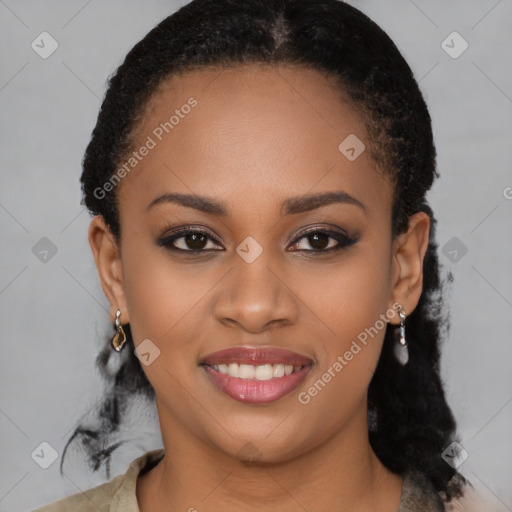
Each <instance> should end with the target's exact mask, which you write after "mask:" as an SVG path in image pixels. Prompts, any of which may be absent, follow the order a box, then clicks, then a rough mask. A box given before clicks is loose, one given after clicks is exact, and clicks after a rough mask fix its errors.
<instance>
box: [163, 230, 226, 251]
mask: <svg viewBox="0 0 512 512" xmlns="http://www.w3.org/2000/svg"><path fill="white" fill-rule="evenodd" d="M157 245H159V246H161V247H166V248H167V249H170V250H173V251H177V252H179V251H181V252H190V253H200V252H208V251H212V250H222V249H217V247H218V246H219V245H220V243H218V242H217V241H216V240H215V239H214V238H213V237H212V236H211V235H209V234H208V233H207V232H206V231H202V230H199V229H191V228H188V229H183V230H181V231H177V232H175V233H173V234H171V235H168V236H164V237H162V238H160V239H159V240H158V241H157ZM208 245H209V246H208Z"/></svg>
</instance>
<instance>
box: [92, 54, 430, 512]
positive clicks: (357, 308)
mask: <svg viewBox="0 0 512 512" xmlns="http://www.w3.org/2000/svg"><path fill="white" fill-rule="evenodd" d="M190 97H194V98H195V99H196V100H197V101H198V104H197V106H196V107H195V108H194V109H193V110H192V111H191V113H190V114H188V115H187V116H186V117H185V118H184V119H181V120H180V123H179V124H178V125H177V126H175V127H174V129H173V130H172V132H170V133H169V134H166V135H165V136H164V138H163V139H162V141H161V142H159V143H158V145H157V147H155V148H154V149H152V150H151V151H150V153H149V154H148V155H147V156H146V157H145V158H144V159H143V160H142V161H141V162H140V163H139V164H138V165H137V166H136V168H135V169H134V170H133V171H132V172H131V173H130V174H129V176H127V177H126V178H124V179H123V181H122V182H121V183H120V185H119V188H118V190H117V194H118V198H119V214H120V222H121V242H120V246H119V247H118V246H117V245H116V243H115V240H114V238H113V236H112V235H111V233H110V231H109V229H108V227H107V226H106V225H105V223H104V221H103V219H102V217H101V216H97V217H94V218H93V220H92V222H91V226H90V231H89V241H90V245H91V248H92V251H93V254H94V258H95V261H96V265H97V268H98V273H99V277H100V280H101V284H102V287H103V290H104V292H105V294H106V296H107V297H108V299H109V301H110V304H111V311H110V314H111V319H112V321H113V320H114V318H115V311H116V310H117V309H118V308H119V309H120V310H121V323H122V324H126V323H128V322H129V323H130V326H131V329H132V333H133V337H134V343H135V345H136V346H138V345H139V344H140V343H141V342H142V341H143V340H145V339H150V340H151V341H152V342H153V343H154V344H155V345H156V346H157V347H158V348H159V350H160V356H159V357H158V358H156V359H155V360H154V362H152V363H151V364H150V365H148V366H143V370H144V371H145V373H146V375H147V377H148V379H149V381H150V382H151V384H152V385H153V387H154V389H155V392H156V405H157V409H158V413H159V420H160V427H161V431H162V438H163V442H164V448H165V453H166V454H167V455H166V456H165V457H164V459H163V460H162V461H161V462H160V463H159V464H158V465H157V466H156V467H155V468H154V469H152V470H151V471H149V472H148V473H146V474H145V475H143V476H140V477H139V478H138V480H137V499H138V502H139V507H140V509H141V511H143V512H160V511H164V510H166V511H167V510H184V511H185V510H194V509H196V510H198V511H200V512H202V511H218V510H223V511H227V512H230V511H235V510H236V511H237V512H240V511H253V510H259V511H269V510H272V511H275V510H279V511H284V512H287V511H296V510H302V509H304V510H307V511H308V512H313V511H324V510H336V511H344V512H351V511H356V510H357V511H360V510H374V511H382V512H395V511H396V510H397V509H398V506H399V501H400V494H401V485H402V478H401V477H400V476H399V475H395V474H393V473H392V472H390V471H389V470H388V469H387V468H385V467H384V466H383V465H382V464H381V463H380V461H379V459H378V458H377V457H376V455H375V453H374V452H373V450H372V449H371V447H370V444H369V441H368V429H367V402H366V394H367V390H368V386H369V383H370V380H371V377H372V375H373V373H374V370H375V368H376V365H377V362H378V359H379V355H380V351H381V348H382V343H383V339H384V332H385V329H381V330H380V331H379V332H378V334H377V335H376V336H374V337H373V338H372V339H371V340H370V341H369V343H368V344H367V345H366V346H365V347H364V348H363V349H362V350H361V351H360V352H359V353H358V354H357V355H356V356H355V357H354V358H353V359H352V360H351V361H350V362H349V364H347V365H346V366H345V367H344V368H343V370H342V371H341V372H339V373H338V374H337V375H336V377H335V378H333V379H332V380H331V382H329V383H328V384H327V385H326V386H325V388H324V389H322V391H321V392H319V393H318V394H317V395H316V396H315V397H314V398H312V399H311V401H310V402H309V403H308V404H306V405H303V404H301V403H300V402H299V401H298V394H299V393H300V392H301V391H305V390H306V391H307V389H308V388H309V387H310V386H311V385H312V384H313V383H314V382H315V381H316V380H317V379H319V378H321V376H322V374H323V373H325V372H326V371H327V370H328V368H329V367H331V366H332V365H333V363H334V362H335V361H336V359H337V358H338V356H340V355H341V356H343V354H344V353H345V352H346V351H347V350H348V349H349V347H350V346H351V343H352V341H353V340H355V339H356V338H357V335H358V334H359V333H361V332H362V331H364V329H365V328H368V327H370V326H373V325H374V324H375V322H376V320H378V319H379V315H381V314H384V313H385V312H386V311H388V310H390V309H392V307H393V304H394V303H395V302H397V301H398V302H399V303H400V304H402V305H403V307H404V308H405V310H406V312H407V313H410V312H412V311H413V310H414V308H415V307H416V305H417V303H418V300H419V297H420V294H421V289H422V279H423V275H422V265H423V259H424V256H425V253H426V249H427V245H428V233H429V229H430V224H429V218H428V216H427V215H426V214H424V213H418V214H416V215H414V216H412V217H411V218H410V223H409V229H408V231H407V232H406V233H403V234H401V235H399V236H398V237H396V238H395V239H393V238H392V236H391V208H392V198H393V187H392V184H391V183H390V181H389V178H388V176H387V175H386V174H385V173H382V172H378V171H377V170H376V168H375V167H376V166H375V163H374V162H373V161H372V159H371V157H370V154H369V153H370V152H369V151H368V150H366V151H364V152H363V153H362V154H361V155H360V156H359V157H358V158H357V159H356V160H354V161H349V160H348V159H347V158H346V157H345V156H344V155H343V154H342V153H341V152H340V151H339V150H338V146H339V144H340V143H341V142H342V141H343V140H344V139H345V138H346V137H347V136H348V135H349V134H355V135H356V136H357V137H358V138H359V139H360V140H362V141H363V142H364V143H365V145H366V148H367V149H368V147H369V146H370V141H369V140H368V138H367V135H366V133H365V129H364V124H363V120H362V118H361V115H360V114H359V112H357V111H356V110H355V109H354V107H353V106H352V104H351V103H350V102H349V101H347V100H345V99H344V96H343V95H342V94H341V92H340V91H339V89H336V88H335V87H334V86H333V84H332V83H331V82H330V81H329V80H328V79H326V78H325V77H324V76H323V75H321V74H320V73H318V72H316V71H313V70H306V69H298V68H291V67H284V66H279V67H278V68H275V67H274V68H270V67H265V66H261V65H256V64H251V65H245V66H238V67H234V68H229V69H223V70H220V69H202V70H197V71H193V72H187V73H185V74H182V75H180V76H178V77H174V78H171V79H168V80H166V82H165V83H164V84H163V85H162V86H161V87H160V88H159V89H158V91H157V92H156V93H155V94H154V95H153V97H152V99H151V101H150V103H149V104H148V106H147V108H146V110H145V113H144V116H143V119H142V120H141V122H140V124H139V127H138V130H137V132H136V133H135V139H134V140H135V144H134V147H136V148H138V147H140V146H141V145H142V144H143V143H144V141H145V140H146V138H147V136H148V135H151V133H152V132H153V130H154V129H155V127H157V126H158V125H159V124H160V123H161V122H163V121H165V120H167V119H169V117H170V116H171V115H172V114H173V112H174V110H175V109H176V108H180V106H181V105H183V104H184V103H186V102H187V100H188V99H189V98H190ZM335 190H343V191H345V192H346V193H348V194H350V195H351V196H353V197H355V198H357V200H358V201H360V202H361V203H363V205H364V209H363V208H361V207H359V206H357V205H354V204H349V203H332V204H328V205H324V206H322V207H320V208H317V209H313V210H310V211H305V212H302V213H294V214H291V215H283V214H282V213H281V210H280V206H281V202H282V201H283V200H285V199H287V198H290V197H292V196H301V195H305V194H313V193H320V192H329V191H335ZM171 192H178V193H183V194H198V195H201V196H208V197H210V198H212V199H215V200H217V201H219V202H222V203H225V206H226V208H227V210H228V215H226V216H220V215H216V214H211V213H204V212H201V211H198V210H195V209H193V208H190V207H185V206H182V205H178V204H176V203H172V202H162V203H159V204H157V205H155V206H153V207H152V208H150V209H148V204H149V203H150V202H151V201H152V200H154V199H155V198H156V197H158V196H160V195H162V194H164V193H171ZM188 225H192V226H195V227H198V228H201V229H202V230H205V231H206V232H207V234H212V235H214V236H215V237H216V238H217V239H218V241H219V242H220V244H219V243H218V242H217V241H216V240H215V238H213V239H207V240H206V242H204V243H203V246H202V247H204V248H205V249H215V248H216V249H222V250H220V251H208V252H205V253H204V254H201V255H199V256H193V255H190V253H179V254H178V253H177V252H173V251H172V250H170V249H168V248H165V247H161V246H158V245H157V240H158V239H159V238H160V237H162V236H163V235H164V234H169V233H170V231H171V229H170V228H169V226H171V227H173V226H176V227H182V226H188ZM314 227H315V228H317V229H318V230H321V229H322V228H323V229H326V228H338V229H344V230H346V231H347V232H348V234H349V236H352V237H357V239H358V240H357V242H356V243H355V244H353V245H351V246H348V247H344V248H341V249H340V250H338V251H333V252H330V253H328V252H326V253H324V254H321V255H320V256H315V255H314V254H312V252H311V251H312V250H313V249H314V248H315V247H316V248H327V247H332V246H337V245H338V244H339V242H338V241H337V240H336V239H334V238H323V239H321V240H320V242H317V245H316V246H315V245H312V244H314V240H313V241H312V240H311V238H309V239H308V237H306V236H304V235H303V231H304V230H305V228H306V229H309V228H314ZM248 236H251V237H253V238H254V239H255V240H256V241H257V242H258V243H259V244H260V246H261V247H262V249H263V252H262V253H261V255H260V256H259V257H258V258H257V259H256V260H255V261H253V262H252V263H247V262H246V261H245V260H244V259H242V258H241V257H240V256H239V255H238V253H237V252H236V248H237V247H238V246H239V244H241V242H242V241H243V240H245V238H246V237H248ZM329 236H330V235H329ZM322 240H323V242H322ZM188 241H189V242H190V238H188ZM186 242H187V239H186V238H181V239H178V240H175V242H174V243H175V245H177V246H178V247H180V248H182V249H184V250H186V249H187V248H189V249H190V248H194V246H193V245H192V247H191V246H190V245H187V243H186ZM322 243H323V245H322ZM195 247H196V248H197V247H198V246H197V245H196V246H195ZM199 247H201V246H200V245H199ZM308 251H309V252H308ZM390 323H393V324H397V323H399V319H398V316H397V315H395V316H393V317H392V318H391V319H390ZM240 345H242V346H261V345H269V346H278V347H282V348H285V349H289V350H292V351H296V352H299V353H301V354H304V355H306V356H308V357H310V358H312V359H313V361H314V364H313V367H312V370H311V371H310V373H309V374H308V376H307V377H306V380H305V381H304V382H303V383H302V384H301V385H300V386H299V388H297V389H296V390H294V391H293V392H292V393H290V394H289V395H287V396H285V397H283V398H281V399H280V400H278V401H276V402H273V403H270V404H265V405H247V404H243V403H240V402H237V401H235V400H233V399H232V398H230V397H228V396H227V395H225V394H224V393H222V392H221V391H220V390H219V389H218V388H216V387H215V386H214V385H213V384H212V383H211V382H210V379H209V378H208V375H206V374H205V372H204V370H203V369H202V368H201V367H200V366H199V365H198V364H199V361H200V359H201V358H202V357H204V356H205V355H207V354H210V353H212V352H214V351H217V350H221V349H224V348H228V347H233V346H240ZM248 443H249V444H248ZM251 450H252V452H254V453H255V454H256V455H255V457H256V458H257V460H256V461H253V462H250V461H249V462H248V459H249V457H248V456H247V453H248V452H251ZM244 454H245V455H244ZM312 484H314V485H312Z"/></svg>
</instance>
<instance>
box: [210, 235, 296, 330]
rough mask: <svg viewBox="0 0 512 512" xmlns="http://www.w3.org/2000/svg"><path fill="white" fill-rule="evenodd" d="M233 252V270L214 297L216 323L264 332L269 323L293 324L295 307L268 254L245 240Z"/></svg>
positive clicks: (293, 299)
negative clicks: (218, 293) (215, 297)
mask: <svg viewBox="0 0 512 512" xmlns="http://www.w3.org/2000/svg"><path fill="white" fill-rule="evenodd" d="M258 245H259V244H258ZM260 247H261V246H260ZM257 252H259V254H258V255H257V256H256V257H255V258H254V259H253V257H254V255H255V254H256V253H257ZM237 253H238V254H234V255H233V257H234V258H235V268H234V269H233V271H232V272H230V273H229V277H228V279H227V281H226V282H225V284H224V286H223V288H222V291H221V293H220V295H218V296H217V300H216V303H215V316H216V317H217V320H218V321H220V322H223V323H237V324H239V325H240V327H242V328H243V329H245V330H247V331H251V332H259V331H261V330H264V329H265V328H266V327H267V326H268V324H270V323H280V324H283V325H288V324H291V323H295V322H296V320H297V315H298V310H297V308H298V305H297V302H296V300H295V298H294V296H293V293H292V292H291V291H290V289H289V288H288V287H287V286H286V285H285V284H284V282H283V281H284V280H283V279H282V278H278V275H279V270H278V268H279V265H276V264H275V263H276V262H275V258H274V256H273V254H272V251H271V250H263V248H261V249H258V248H257V247H256V245H255V243H254V241H253V240H246V241H244V242H242V243H241V244H240V245H239V246H238V248H237ZM269 267H270V268H269ZM273 267H276V268H275V269H274V268H273ZM271 269H272V270H271ZM276 274H277V276H276Z"/></svg>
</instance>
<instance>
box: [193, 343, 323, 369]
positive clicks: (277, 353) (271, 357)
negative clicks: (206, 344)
mask: <svg viewBox="0 0 512 512" xmlns="http://www.w3.org/2000/svg"><path fill="white" fill-rule="evenodd" d="M230 363H238V364H249V365H254V366H259V365H263V364H285V365H286V364H287V365H293V366H307V365H311V364H313V360H312V359H311V358H309V357H306V356H304V355H301V354H298V353H297V352H292V351H291V350H286V349H284V348H278V347H231V348H226V349H224V350H219V351H217V352H213V353H211V354H209V355H207V356H205V357H204V358H203V359H202V360H201V363H200V364H206V365H210V366H212V365H219V364H230Z"/></svg>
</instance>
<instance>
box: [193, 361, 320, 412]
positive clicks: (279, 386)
mask: <svg viewBox="0 0 512 512" xmlns="http://www.w3.org/2000/svg"><path fill="white" fill-rule="evenodd" d="M202 367H203V368H204V370H205V371H206V373H207V374H208V375H209V376H210V377H211V379H212V381H213V383H214V384H215V385H216V386H217V387H218V388H219V389H220V390H221V391H224V393H226V395H228V396H230V397H231V398H234V399H235V400H238V401H239V402H243V403H245V404H268V403H270V402H275V401H276V400H279V399H280V398H282V397H283V396H286V395H287V394H288V393H291V392H292V391H293V390H294V389H295V388H297V387H298V386H299V385H300V384H301V382H302V381H303V380H304V379H305V378H306V375H307V374H308V373H309V371H310V370H311V366H304V367H303V368H301V369H300V370H299V371H297V372H295V373H291V374H290V375H284V376H283V377H276V378H273V379H269V380H257V379H239V378H237V377H230V376H229V375H225V374H224V373H220V372H218V371H217V370H214V369H213V368H212V367H211V366H208V365H203V366H202Z"/></svg>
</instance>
